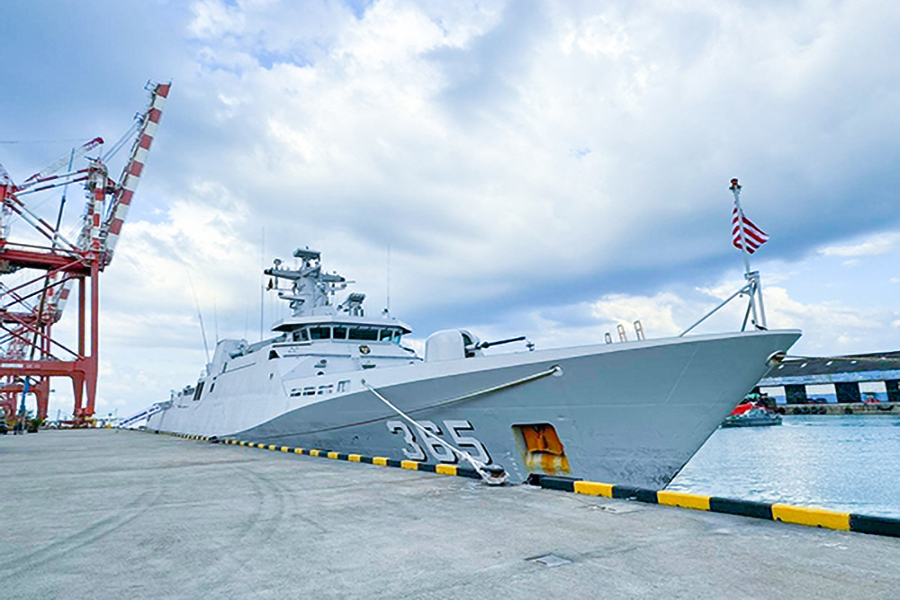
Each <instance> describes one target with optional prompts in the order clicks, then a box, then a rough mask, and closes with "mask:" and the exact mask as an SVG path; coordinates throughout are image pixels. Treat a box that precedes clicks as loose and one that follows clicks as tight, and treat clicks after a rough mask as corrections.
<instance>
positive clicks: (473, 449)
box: [387, 421, 491, 465]
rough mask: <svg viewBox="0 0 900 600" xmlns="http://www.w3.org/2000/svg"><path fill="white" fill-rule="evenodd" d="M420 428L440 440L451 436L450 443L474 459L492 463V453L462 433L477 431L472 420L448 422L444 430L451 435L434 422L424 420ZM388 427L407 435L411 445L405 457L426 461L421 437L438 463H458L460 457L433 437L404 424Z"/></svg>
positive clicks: (394, 423) (391, 424)
mask: <svg viewBox="0 0 900 600" xmlns="http://www.w3.org/2000/svg"><path fill="white" fill-rule="evenodd" d="M419 425H421V426H422V428H423V429H425V430H427V431H428V432H429V433H431V434H434V435H435V436H437V437H439V438H445V437H449V438H450V439H449V440H447V441H449V442H450V443H451V444H453V445H454V446H456V447H457V448H459V449H460V450H463V451H465V452H468V453H469V455H470V456H471V457H472V458H474V459H476V460H479V461H481V462H483V463H484V464H486V465H489V464H491V455H490V454H488V451H487V449H486V448H485V447H484V444H482V443H481V442H480V441H478V439H476V438H474V437H472V436H469V435H463V434H462V433H464V432H469V431H474V430H475V428H474V427H472V424H471V423H469V422H468V421H444V427H445V428H446V432H447V435H446V436H445V435H444V431H443V430H441V428H440V427H439V426H438V425H435V424H434V423H433V422H432V421H420V422H419ZM387 428H388V431H390V432H391V433H393V434H398V433H399V434H402V435H403V441H404V442H406V446H407V447H406V448H403V454H404V456H406V457H407V458H408V459H409V460H416V461H423V460H425V459H426V455H425V450H423V449H422V445H421V444H420V443H419V438H421V441H422V442H423V443H424V444H425V447H426V448H428V453H429V454H430V455H431V456H432V457H434V459H435V460H436V461H438V462H442V463H455V462H456V460H457V458H456V454H454V453H453V451H452V450H450V448H448V447H447V446H445V445H444V444H441V443H440V442H438V441H437V440H436V439H434V438H433V437H431V436H430V435H422V434H421V433H420V432H413V430H412V428H411V427H410V426H409V425H408V424H407V423H405V422H403V421H388V422H387ZM417 434H418V436H417Z"/></svg>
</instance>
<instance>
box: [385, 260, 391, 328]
mask: <svg viewBox="0 0 900 600" xmlns="http://www.w3.org/2000/svg"><path fill="white" fill-rule="evenodd" d="M386 277H387V281H386V282H385V289H386V291H385V294H384V295H385V310H386V311H387V313H388V314H391V245H390V244H388V247H387V276H386Z"/></svg>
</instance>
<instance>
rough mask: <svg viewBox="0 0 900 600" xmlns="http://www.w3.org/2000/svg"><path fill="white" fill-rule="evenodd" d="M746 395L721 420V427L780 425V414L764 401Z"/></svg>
mask: <svg viewBox="0 0 900 600" xmlns="http://www.w3.org/2000/svg"><path fill="white" fill-rule="evenodd" d="M751 396H752V395H750V396H748V397H747V399H745V400H744V402H741V403H740V404H738V405H737V406H736V407H735V408H734V410H733V411H731V414H729V415H728V416H727V417H725V420H724V421H722V427H768V426H770V425H781V415H779V414H778V413H776V412H775V411H774V410H772V407H771V406H769V405H768V404H767V403H766V402H765V401H763V400H762V399H760V398H758V397H751Z"/></svg>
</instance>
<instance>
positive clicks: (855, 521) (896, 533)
mask: <svg viewBox="0 0 900 600" xmlns="http://www.w3.org/2000/svg"><path fill="white" fill-rule="evenodd" d="M850 531H857V532H859V533H874V534H876V535H889V536H891V537H900V519H891V518H890V517H867V516H865V515H854V514H851V515H850Z"/></svg>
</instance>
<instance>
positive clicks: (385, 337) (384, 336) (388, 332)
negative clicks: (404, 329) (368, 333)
mask: <svg viewBox="0 0 900 600" xmlns="http://www.w3.org/2000/svg"><path fill="white" fill-rule="evenodd" d="M393 337H394V330H393V329H382V330H381V334H380V335H379V336H378V339H379V340H380V341H382V342H390V341H391V339H392V338H393Z"/></svg>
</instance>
